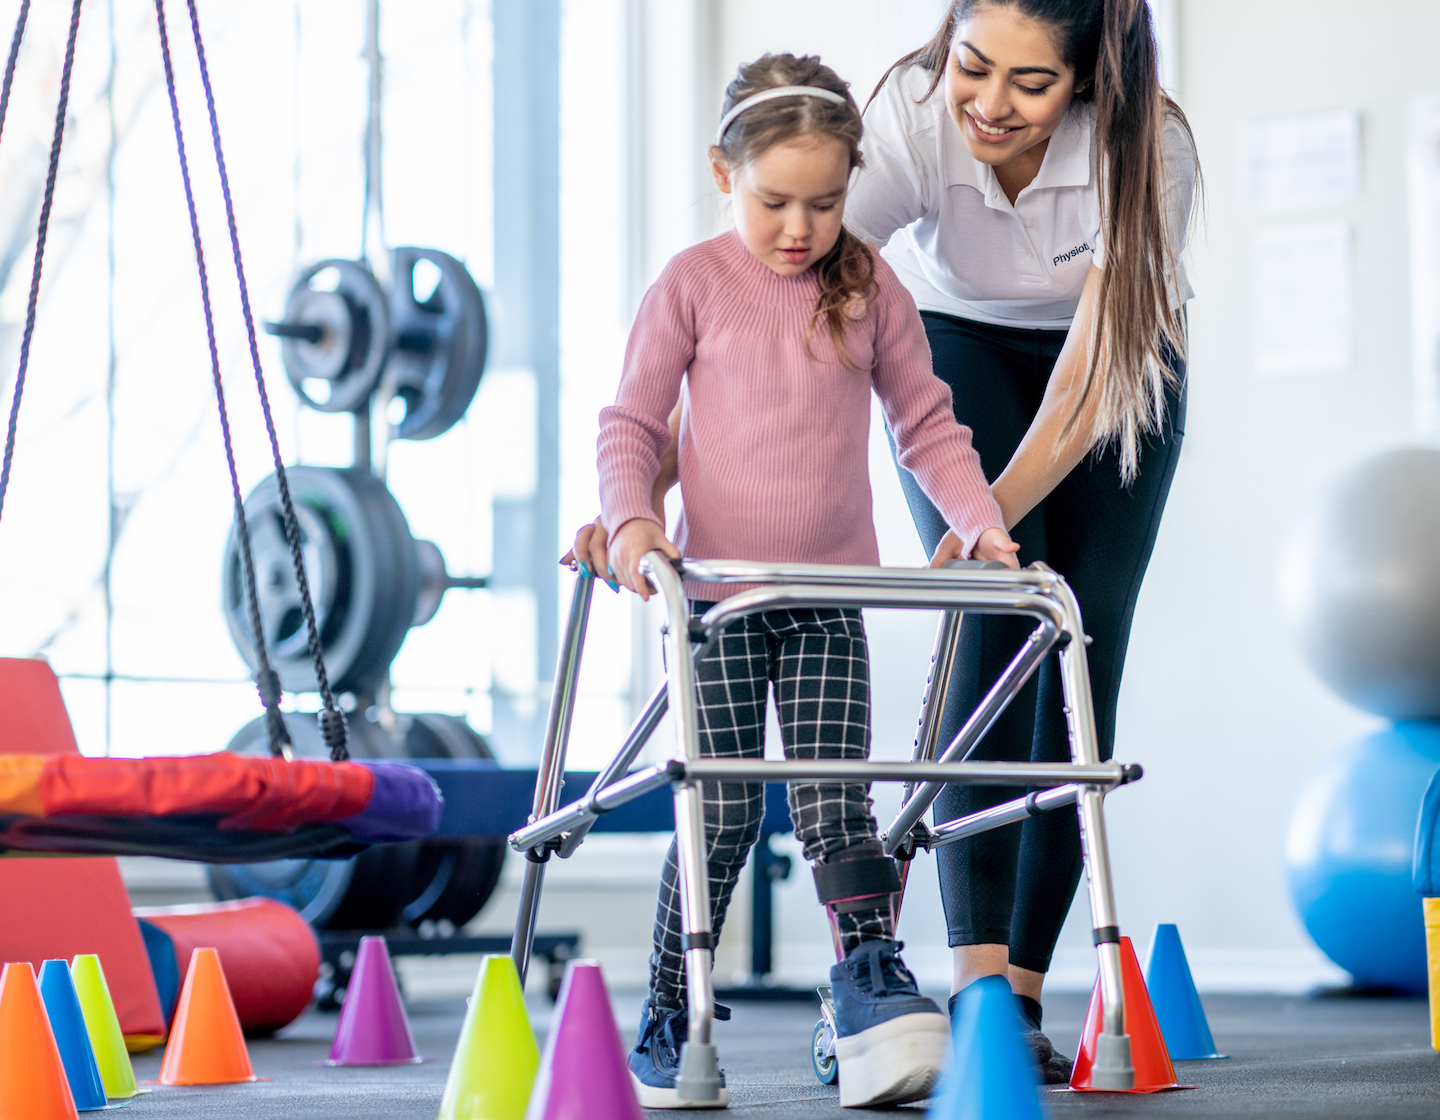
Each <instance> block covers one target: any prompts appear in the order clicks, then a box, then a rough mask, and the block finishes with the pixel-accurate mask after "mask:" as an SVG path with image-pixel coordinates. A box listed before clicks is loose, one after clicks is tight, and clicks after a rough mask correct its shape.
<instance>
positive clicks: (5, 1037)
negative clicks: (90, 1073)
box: [0, 961, 77, 1120]
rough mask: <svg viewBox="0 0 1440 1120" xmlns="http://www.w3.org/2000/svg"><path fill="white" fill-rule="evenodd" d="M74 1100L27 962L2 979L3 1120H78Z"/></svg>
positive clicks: (0, 1098)
mask: <svg viewBox="0 0 1440 1120" xmlns="http://www.w3.org/2000/svg"><path fill="white" fill-rule="evenodd" d="M76 1116H77V1114H76V1112H75V1098H74V1097H73V1096H71V1095H70V1081H69V1079H68V1078H67V1077H66V1076H65V1066H64V1065H63V1064H62V1063H61V1061H60V1050H59V1048H58V1047H56V1045H55V1035H54V1034H53V1033H51V1031H50V1019H49V1018H48V1017H47V1016H46V1014H45V1004H44V1003H43V1002H41V999H40V989H39V987H38V986H37V985H36V983H35V970H34V969H33V968H31V967H30V962H29V961H12V962H10V963H9V964H7V965H6V966H5V971H4V972H3V973H0V1120H76Z"/></svg>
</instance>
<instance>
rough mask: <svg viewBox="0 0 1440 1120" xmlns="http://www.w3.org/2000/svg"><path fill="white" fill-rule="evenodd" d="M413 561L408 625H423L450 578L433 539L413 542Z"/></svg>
mask: <svg viewBox="0 0 1440 1120" xmlns="http://www.w3.org/2000/svg"><path fill="white" fill-rule="evenodd" d="M415 562H416V564H417V565H418V566H419V568H420V593H419V595H417V596H416V597H415V617H414V618H413V619H412V620H411V622H410V625H411V626H424V625H425V624H426V623H427V622H429V621H430V620H431V619H432V618H434V617H435V613H436V612H437V611H438V610H439V609H440V600H442V599H443V598H445V592H446V591H447V590H449V587H450V578H449V573H447V572H446V571H445V555H444V553H442V552H441V551H440V546H439V545H437V544H436V543H435V542H434V541H422V540H417V541H416V542H415ZM486 757H488V756H486Z"/></svg>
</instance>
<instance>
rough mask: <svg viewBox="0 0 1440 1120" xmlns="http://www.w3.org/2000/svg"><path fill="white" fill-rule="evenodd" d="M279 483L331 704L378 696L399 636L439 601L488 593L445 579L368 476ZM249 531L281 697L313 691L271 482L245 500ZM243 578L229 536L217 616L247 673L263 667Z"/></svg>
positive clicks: (427, 547)
mask: <svg viewBox="0 0 1440 1120" xmlns="http://www.w3.org/2000/svg"><path fill="white" fill-rule="evenodd" d="M285 474H286V478H287V480H288V482H289V487H290V496H291V498H292V500H293V503H294V507H295V520H296V523H297V527H298V528H299V532H300V552H301V556H302V558H303V560H304V564H305V572H306V575H307V578H308V579H309V583H310V593H311V597H312V601H313V603H314V607H315V624H316V628H317V629H318V631H319V634H320V646H321V652H322V654H323V655H324V659H325V665H326V669H327V672H328V675H329V678H330V685H331V687H332V688H333V689H334V690H335V691H336V692H355V693H362V694H365V695H370V696H373V695H374V694H375V692H376V689H377V688H378V686H379V685H380V684H381V682H383V681H384V679H385V677H386V674H387V673H388V671H389V668H390V663H391V662H392V661H393V660H394V659H395V655H396V654H397V653H399V652H400V646H401V645H402V644H403V643H404V641H405V635H406V634H407V633H408V632H409V630H410V628H411V627H412V626H421V625H423V624H425V623H426V622H429V621H430V619H432V618H433V617H434V616H435V612H436V611H437V610H438V609H439V607H440V601H441V599H442V598H443V597H444V594H445V592H446V591H448V590H449V589H451V588H452V587H464V588H483V587H485V586H486V584H487V581H486V579H485V577H483V576H478V577H472V576H452V575H451V574H450V573H449V572H448V571H446V568H445V557H444V555H443V554H442V553H441V551H440V549H439V548H438V547H437V546H436V545H435V544H434V543H432V542H430V541H424V540H417V539H416V538H415V537H414V536H413V535H412V534H411V532H410V526H409V523H408V522H407V521H406V519H405V514H404V512H403V511H402V510H401V509H400V505H399V503H398V502H396V500H395V497H394V495H393V494H391V493H390V491H389V490H388V489H387V488H386V486H385V484H384V483H383V482H381V481H380V480H379V479H377V478H376V477H375V476H374V475H372V474H371V473H370V472H369V471H366V470H364V469H362V468H359V467H342V468H337V467H304V466H300V467H291V468H289V469H288V470H287V471H286V472H285ZM245 524H246V527H247V529H248V531H249V534H250V547H251V554H252V556H253V557H254V563H255V591H256V598H257V600H258V602H259V607H260V626H261V629H262V632H263V633H264V636H265V643H266V649H267V650H268V652H269V655H270V663H271V665H272V667H273V668H274V669H275V671H276V672H277V673H278V674H279V676H280V685H281V687H282V688H284V689H285V690H286V691H288V692H313V691H316V690H318V688H319V682H318V681H317V680H316V677H315V668H314V665H313V664H312V662H311V660H310V656H309V650H308V644H307V643H308V638H307V633H306V629H305V618H304V613H303V607H302V604H301V600H300V587H299V584H298V583H297V582H296V579H295V568H294V562H293V558H292V554H291V551H290V545H289V542H288V541H287V539H286V536H285V524H284V519H283V517H282V514H281V507H280V495H279V490H278V488H277V486H276V482H275V478H274V476H273V475H272V476H270V477H269V478H266V479H265V480H264V481H263V482H261V483H260V485H258V486H257V487H256V488H255V489H254V490H253V491H251V493H250V495H249V496H248V497H247V498H246V499H245ZM243 578H244V577H243V572H242V568H241V562H240V549H239V546H238V544H237V542H236V536H235V532H234V530H233V529H232V530H231V533H230V539H229V541H228V542H227V544H226V548H225V558H224V561H223V564H222V570H221V586H222V592H221V597H222V608H223V610H224V614H225V622H226V625H227V627H228V628H229V630H230V637H231V640H232V641H234V643H235V648H236V649H237V650H239V652H240V656H241V657H243V658H244V659H245V662H246V664H247V665H249V666H250V669H251V670H252V671H254V670H255V669H256V668H257V667H258V661H257V659H256V657H255V636H254V630H253V627H252V625H251V619H250V615H249V611H248V607H247V603H246V600H245V594H244V591H245V585H244V582H243Z"/></svg>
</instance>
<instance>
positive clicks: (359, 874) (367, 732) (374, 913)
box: [206, 712, 427, 929]
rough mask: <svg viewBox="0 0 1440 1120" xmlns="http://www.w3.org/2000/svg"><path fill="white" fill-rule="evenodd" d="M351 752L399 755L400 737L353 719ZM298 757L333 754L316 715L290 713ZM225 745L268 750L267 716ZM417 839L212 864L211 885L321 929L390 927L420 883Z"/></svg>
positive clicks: (223, 895) (226, 895) (251, 751)
mask: <svg viewBox="0 0 1440 1120" xmlns="http://www.w3.org/2000/svg"><path fill="white" fill-rule="evenodd" d="M347 724H348V728H349V746H350V753H351V755H352V756H353V757H354V758H361V759H364V758H393V757H396V756H397V755H398V753H399V751H398V749H397V748H398V747H399V745H400V744H399V740H398V737H397V736H391V735H388V734H386V732H385V731H383V730H382V729H381V728H379V727H377V726H376V725H375V724H372V723H369V722H367V721H366V720H361V719H354V718H350V719H348V720H347ZM285 727H286V729H287V730H288V731H289V732H290V738H291V741H292V742H293V744H294V747H295V757H296V758H312V759H318V758H328V757H329V751H328V750H327V749H326V747H325V744H324V742H323V740H322V739H321V738H320V728H319V726H318V725H317V724H316V722H315V717H314V716H312V715H305V714H302V713H298V712H287V713H285ZM226 750H229V751H233V752H235V753H237V754H247V755H267V754H268V753H269V750H270V746H269V741H268V739H267V737H266V733H265V720H264V718H263V717H262V718H259V719H255V720H252V721H251V722H250V723H248V724H246V725H245V726H244V727H243V728H241V729H240V731H239V732H238V733H237V734H236V735H235V737H234V738H233V739H231V740H230V744H229V746H227V747H226ZM423 855H424V853H423V851H422V850H421V847H420V845H419V843H417V842H411V843H408V844H379V845H376V846H375V847H373V848H370V849H368V850H366V851H364V852H361V853H360V854H359V855H358V856H355V857H353V858H351V859H347V860H323V859H284V860H271V861H267V862H265V863H228V864H210V865H209V866H207V867H206V874H207V876H208V877H209V880H210V889H211V891H212V892H214V894H215V897H216V898H217V899H220V900H221V901H222V902H223V901H227V900H229V899H235V898H252V897H254V896H256V895H259V896H262V897H264V898H273V899H277V900H278V901H280V902H284V903H286V904H288V905H290V906H293V907H294V908H295V909H296V910H298V911H299V912H300V916H301V917H302V918H304V919H305V920H306V921H307V922H309V923H310V924H311V925H313V926H314V927H315V928H316V929H388V928H390V927H391V926H393V925H395V924H396V923H397V922H398V921H399V920H400V912H401V910H402V909H403V908H404V907H405V905H406V903H408V902H409V901H410V900H411V898H413V897H414V895H415V894H416V889H415V884H416V883H417V882H421V881H427V880H422V879H421V874H420V871H419V862H420V860H421V858H422V857H423Z"/></svg>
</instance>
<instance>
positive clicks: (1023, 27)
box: [945, 3, 1075, 166]
mask: <svg viewBox="0 0 1440 1120" xmlns="http://www.w3.org/2000/svg"><path fill="white" fill-rule="evenodd" d="M945 76H946V82H945V99H946V101H947V102H948V104H949V106H950V115H951V116H952V117H953V118H954V119H955V124H956V125H957V126H959V129H960V132H961V134H962V135H963V136H964V137H965V144H966V146H967V147H969V149H970V153H971V154H972V155H973V156H974V157H975V158H976V159H978V160H980V161H981V162H982V163H988V164H991V165H992V166H999V165H1000V164H1004V163H1009V162H1010V161H1011V160H1012V159H1014V158H1015V157H1016V156H1018V155H1020V154H1021V153H1023V152H1026V151H1029V150H1030V149H1032V148H1034V147H1035V146H1036V145H1037V144H1042V143H1044V142H1045V141H1047V140H1049V139H1050V137H1051V135H1052V134H1053V133H1054V132H1055V130H1056V129H1057V128H1059V127H1060V122H1061V121H1062V120H1064V119H1065V114H1066V112H1067V111H1068V110H1069V108H1070V102H1071V101H1072V100H1073V99H1074V96H1075V71H1074V70H1073V69H1072V68H1071V67H1070V66H1069V65H1068V64H1067V63H1066V62H1065V60H1064V59H1063V58H1062V57H1061V56H1060V49H1059V44H1058V43H1057V42H1056V40H1055V35H1054V32H1053V30H1052V29H1051V28H1050V27H1048V26H1047V25H1046V24H1043V23H1040V22H1038V21H1036V20H1033V19H1028V18H1026V17H1025V16H1022V15H1020V14H1019V13H1017V12H1016V11H1015V9H1014V8H1012V7H1009V6H1008V5H1001V4H986V3H981V4H977V5H976V6H975V7H974V8H973V9H972V10H971V13H970V16H969V18H967V19H966V20H964V21H963V22H962V23H961V24H960V25H959V27H957V28H956V30H955V38H954V39H953V40H951V43H950V57H949V58H948V59H947V61H946V68H945Z"/></svg>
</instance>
